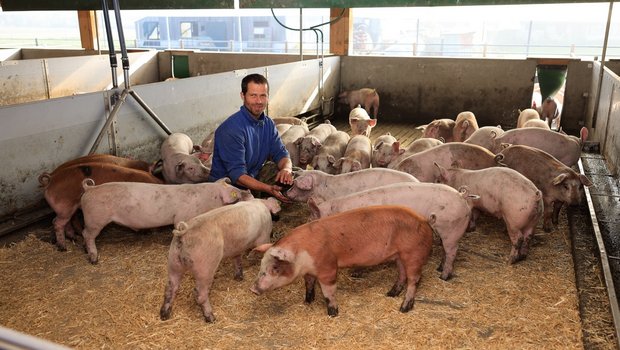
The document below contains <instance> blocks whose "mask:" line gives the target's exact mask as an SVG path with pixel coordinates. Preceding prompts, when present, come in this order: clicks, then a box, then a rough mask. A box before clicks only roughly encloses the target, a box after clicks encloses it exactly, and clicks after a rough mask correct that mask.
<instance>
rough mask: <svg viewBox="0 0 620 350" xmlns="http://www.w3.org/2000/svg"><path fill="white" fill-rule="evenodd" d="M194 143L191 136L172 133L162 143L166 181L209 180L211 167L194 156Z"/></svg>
mask: <svg viewBox="0 0 620 350" xmlns="http://www.w3.org/2000/svg"><path fill="white" fill-rule="evenodd" d="M193 149H194V144H193V142H192V139H190V138H189V136H187V135H185V134H182V133H178V132H176V133H172V134H171V135H170V136H168V137H167V138H166V140H164V142H163V143H162V145H161V150H160V151H161V159H162V161H163V174H164V180H165V181H166V183H171V184H181V183H197V182H204V181H207V179H208V178H209V173H210V169H209V168H207V167H206V166H204V164H202V163H201V161H200V159H199V158H198V157H195V156H192V155H191V154H192V152H193Z"/></svg>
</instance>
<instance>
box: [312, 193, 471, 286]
mask: <svg viewBox="0 0 620 350" xmlns="http://www.w3.org/2000/svg"><path fill="white" fill-rule="evenodd" d="M475 198H476V196H475V195H471V194H469V193H467V189H466V188H463V189H462V192H459V191H457V190H455V189H454V188H452V187H450V186H447V185H443V184H436V183H421V182H420V183H417V182H404V183H395V184H390V185H385V186H379V187H374V188H370V189H367V190H365V191H360V192H356V193H350V194H348V195H345V196H342V197H337V198H333V199H330V200H326V201H324V202H321V203H317V202H315V201H314V200H313V199H312V198H311V199H310V200H308V206H309V208H310V211H311V214H310V220H315V219H319V218H324V217H326V216H330V215H333V214H337V213H342V212H345V211H347V210H352V209H355V208H360V207H367V206H369V205H404V206H406V207H409V208H410V209H412V210H414V211H415V212H416V213H418V214H420V215H422V216H423V217H425V218H431V217H433V218H434V219H433V221H434V222H433V223H431V227H432V228H433V230H435V232H436V233H437V235H439V237H440V238H441V244H442V246H443V250H444V254H443V256H442V262H441V264H440V265H439V269H438V270H439V271H441V276H440V278H441V279H443V280H448V279H450V278H451V277H452V271H453V267H454V259H455V258H456V252H457V250H458V241H459V240H460V239H461V237H462V236H463V235H464V234H465V231H466V230H467V226H468V225H469V220H470V217H471V206H470V204H469V203H468V201H473V200H475Z"/></svg>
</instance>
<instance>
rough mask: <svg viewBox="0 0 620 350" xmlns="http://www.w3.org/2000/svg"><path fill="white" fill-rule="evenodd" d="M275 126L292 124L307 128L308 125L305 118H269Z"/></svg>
mask: <svg viewBox="0 0 620 350" xmlns="http://www.w3.org/2000/svg"><path fill="white" fill-rule="evenodd" d="M271 119H272V120H273V123H274V124H275V125H280V124H292V125H301V126H305V127H306V129H307V128H308V123H307V120H306V118H297V117H273V118H271Z"/></svg>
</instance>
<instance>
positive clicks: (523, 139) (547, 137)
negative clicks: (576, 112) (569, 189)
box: [492, 127, 588, 167]
mask: <svg viewBox="0 0 620 350" xmlns="http://www.w3.org/2000/svg"><path fill="white" fill-rule="evenodd" d="M587 139H588V129H587V128H585V127H583V128H581V131H580V137H576V136H572V135H565V134H562V133H559V132H555V131H552V130H545V129H541V128H521V129H512V130H508V131H506V132H505V133H504V134H503V135H501V136H498V137H496V138H495V140H494V144H493V148H494V149H493V151H492V152H493V153H496V154H497V153H499V152H500V151H501V150H502V148H503V147H502V143H507V144H511V145H525V146H531V147H535V148H538V149H540V150H542V151H545V152H547V153H549V154H550V155H552V156H553V157H555V158H556V159H557V160H559V161H560V162H562V163H564V164H565V165H567V166H569V167H572V166H573V165H575V164H577V161H579V157H580V156H581V149H582V148H583V144H584V142H585V141H586V140H587Z"/></svg>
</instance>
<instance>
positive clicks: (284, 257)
mask: <svg viewBox="0 0 620 350" xmlns="http://www.w3.org/2000/svg"><path fill="white" fill-rule="evenodd" d="M269 254H270V255H271V256H273V257H274V258H276V259H278V260H281V261H286V262H293V260H295V255H294V254H293V252H291V251H289V250H287V249H282V248H279V247H276V248H273V249H272V250H271V251H270V252H269Z"/></svg>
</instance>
